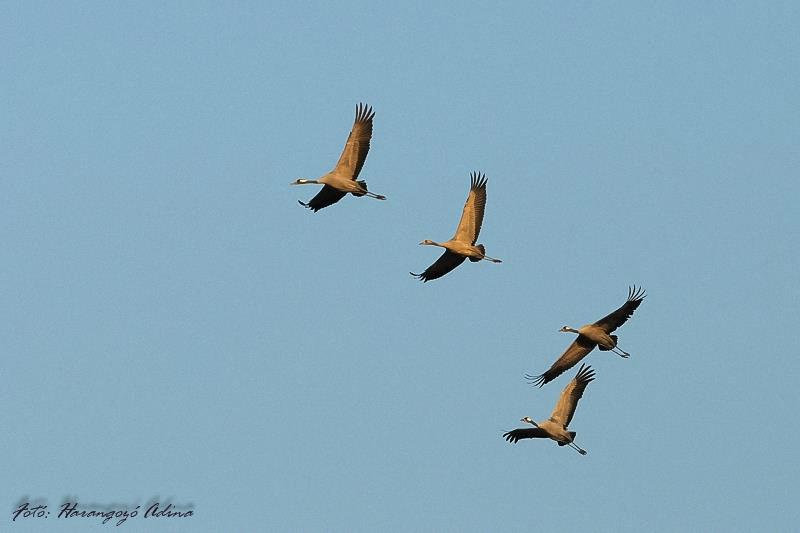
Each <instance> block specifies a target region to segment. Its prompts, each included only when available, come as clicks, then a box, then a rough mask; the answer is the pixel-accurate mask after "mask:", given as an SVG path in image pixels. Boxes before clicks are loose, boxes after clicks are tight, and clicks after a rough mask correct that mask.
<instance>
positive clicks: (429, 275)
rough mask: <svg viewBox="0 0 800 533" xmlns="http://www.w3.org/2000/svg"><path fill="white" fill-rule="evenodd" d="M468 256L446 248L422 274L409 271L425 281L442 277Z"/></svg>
mask: <svg viewBox="0 0 800 533" xmlns="http://www.w3.org/2000/svg"><path fill="white" fill-rule="evenodd" d="M466 258H467V257H466V256H464V255H459V254H454V253H453V252H451V251H450V250H445V251H444V253H443V254H442V255H441V257H439V259H437V260H436V262H435V263H433V264H432V265H431V266H429V267H428V268H426V269H425V272H423V273H422V274H414V273H413V272H409V274H411V275H412V276H414V277H416V278H419V279H421V280H422V281H423V283H424V282H426V281H430V280H432V279H436V278H441V277H442V276H444V275H445V274H447V273H448V272H450V271H451V270H453V269H454V268H455V267H457V266H458V265H460V264H461V263H463V262H464V260H465V259H466Z"/></svg>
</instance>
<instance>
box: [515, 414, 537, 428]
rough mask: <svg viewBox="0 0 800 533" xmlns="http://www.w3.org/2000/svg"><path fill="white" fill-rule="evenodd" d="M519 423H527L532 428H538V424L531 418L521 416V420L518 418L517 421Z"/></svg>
mask: <svg viewBox="0 0 800 533" xmlns="http://www.w3.org/2000/svg"><path fill="white" fill-rule="evenodd" d="M519 421H520V422H527V423H528V424H531V425H532V426H535V427H537V428H538V427H539V424H537V423H536V422H534V421H533V418H531V417H529V416H523V417H522V418H520V419H519Z"/></svg>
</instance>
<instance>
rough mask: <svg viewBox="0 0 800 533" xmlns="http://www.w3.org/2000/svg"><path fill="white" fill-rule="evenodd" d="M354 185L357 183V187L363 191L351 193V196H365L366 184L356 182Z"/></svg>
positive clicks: (362, 181) (364, 182)
mask: <svg viewBox="0 0 800 533" xmlns="http://www.w3.org/2000/svg"><path fill="white" fill-rule="evenodd" d="M356 183H358V185H359V186H360V187H361V188H362V189H364V192H354V193H352V194H353V196H364V195H365V194H367V182H366V181H364V180H356Z"/></svg>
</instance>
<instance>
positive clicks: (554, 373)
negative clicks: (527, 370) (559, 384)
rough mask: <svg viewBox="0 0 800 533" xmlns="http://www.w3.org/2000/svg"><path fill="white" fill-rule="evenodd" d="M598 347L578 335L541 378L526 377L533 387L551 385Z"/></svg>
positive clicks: (586, 338)
mask: <svg viewBox="0 0 800 533" xmlns="http://www.w3.org/2000/svg"><path fill="white" fill-rule="evenodd" d="M595 346H597V344H596V343H594V342H592V341H591V340H589V338H588V337H584V336H583V335H578V338H577V339H575V340H574V341H572V344H570V345H569V346H568V347H567V350H566V351H565V352H564V353H563V354H561V357H559V358H558V359H556V362H555V363H553V365H552V366H551V367H550V368H549V369H548V370H547V372H545V373H544V374H541V375H539V376H531V375H526V376H525V377H526V378H527V379H529V380H531V384H532V385H539V386H540V387H541V386H542V385H544V384H545V383H550V382H551V381H553V380H554V379H556V378H557V377H558V376H560V375H561V374H563V373H564V372H566V371H567V370H569V369H570V368H572V367H573V366H575V365H577V364H578V361H580V360H581V359H583V358H584V357H586V356H587V355H588V354H589V352H591V351H592V350H594V347H595Z"/></svg>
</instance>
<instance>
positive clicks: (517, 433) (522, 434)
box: [503, 428, 547, 444]
mask: <svg viewBox="0 0 800 533" xmlns="http://www.w3.org/2000/svg"><path fill="white" fill-rule="evenodd" d="M503 438H505V439H506V440H507V441H508V442H512V443H514V444H516V443H517V442H519V441H520V440H522V439H545V438H547V433H545V431H544V430H543V429H542V428H519V429H512V430H511V431H508V432H506V433H503Z"/></svg>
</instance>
